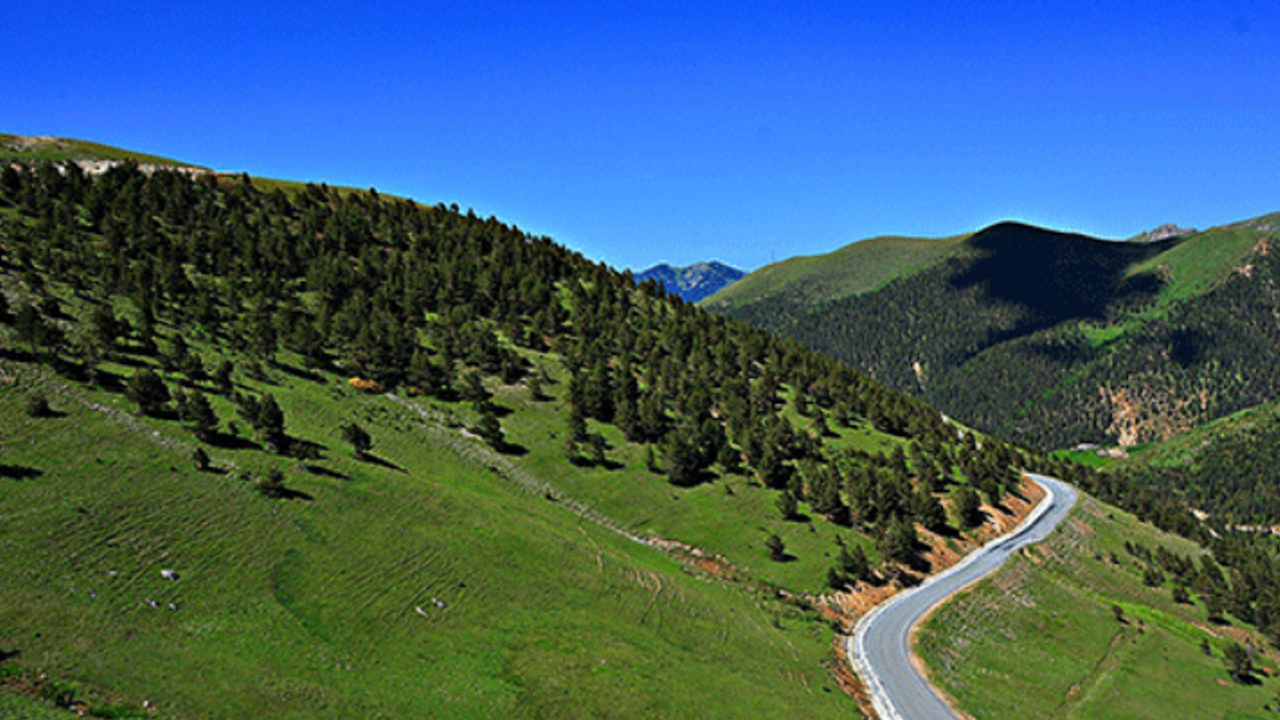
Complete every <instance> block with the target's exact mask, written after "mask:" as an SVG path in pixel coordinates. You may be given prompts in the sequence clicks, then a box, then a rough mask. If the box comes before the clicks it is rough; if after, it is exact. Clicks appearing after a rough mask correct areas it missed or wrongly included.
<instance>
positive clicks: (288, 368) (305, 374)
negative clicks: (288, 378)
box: [271, 360, 324, 383]
mask: <svg viewBox="0 0 1280 720" xmlns="http://www.w3.org/2000/svg"><path fill="white" fill-rule="evenodd" d="M271 366H272V367H274V368H275V369H277V370H279V371H280V372H283V373H285V374H286V375H292V376H293V377H296V378H298V379H299V380H308V381H310V382H315V383H318V382H324V377H323V376H321V375H320V373H318V372H315V371H313V370H311V369H309V368H305V367H299V366H297V365H293V364H290V363H285V362H278V361H274V360H273V361H272V362H271Z"/></svg>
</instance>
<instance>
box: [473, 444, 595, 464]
mask: <svg viewBox="0 0 1280 720" xmlns="http://www.w3.org/2000/svg"><path fill="white" fill-rule="evenodd" d="M494 450H495V451H497V452H499V453H502V454H503V455H513V456H515V457H524V456H525V455H528V454H529V448H527V447H525V446H523V445H521V444H520V443H511V442H506V441H503V442H502V443H501V444H500V445H498V446H497V447H495V448H494ZM587 464H588V465H590V464H592V463H591V462H590V461H588V462H587Z"/></svg>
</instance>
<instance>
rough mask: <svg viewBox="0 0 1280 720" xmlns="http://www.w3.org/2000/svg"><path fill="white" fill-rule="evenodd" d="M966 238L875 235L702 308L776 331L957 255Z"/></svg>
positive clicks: (768, 275)
mask: <svg viewBox="0 0 1280 720" xmlns="http://www.w3.org/2000/svg"><path fill="white" fill-rule="evenodd" d="M966 237H968V236H965V235H962V236H958V237H953V238H942V239H937V240H932V239H924V238H907V237H877V238H870V239H867V240H862V241H859V242H857V243H854V244H852V245H847V246H845V247H843V248H841V249H839V250H836V251H835V252H831V253H827V254H825V255H813V256H806V257H795V258H790V259H787V260H783V261H782V262H779V263H774V264H772V265H768V266H765V267H763V268H761V269H759V270H757V271H755V272H753V273H751V274H750V275H748V276H747V277H745V278H743V279H742V280H739V281H738V282H736V283H734V284H733V285H730V286H729V287H727V288H725V289H724V290H721V291H720V292H718V293H716V294H715V295H713V296H711V297H709V298H707V299H706V300H705V301H703V303H702V305H703V307H706V308H707V309H709V310H713V311H716V312H726V313H729V314H731V315H734V316H735V317H741V318H743V319H747V318H749V319H750V321H751V322H752V323H754V324H757V325H760V326H761V327H768V328H770V329H776V326H782V325H786V324H787V323H789V322H790V321H791V320H792V319H794V317H795V316H796V315H798V314H801V313H804V312H807V311H808V310H810V309H812V308H814V307H816V306H820V305H822V304H823V303H828V302H831V301H834V300H840V299H843V298H846V297H850V296H853V295H861V294H863V293H867V292H871V291H873V290H877V289H879V288H881V287H883V286H884V285H885V284H887V283H888V282H890V281H892V280H895V279H897V278H900V277H906V276H909V275H912V274H914V273H916V272H919V271H920V270H923V269H925V268H927V267H930V266H932V265H934V264H937V263H938V262H941V261H942V260H944V259H946V258H947V257H950V256H951V255H953V254H954V253H956V252H958V251H959V250H960V249H961V247H962V243H963V241H964V239H965V238H966Z"/></svg>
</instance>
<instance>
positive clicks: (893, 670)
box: [848, 475, 1077, 720]
mask: <svg viewBox="0 0 1280 720" xmlns="http://www.w3.org/2000/svg"><path fill="white" fill-rule="evenodd" d="M1031 478H1032V479H1033V480H1035V481H1036V482H1037V483H1039V484H1040V485H1041V486H1042V487H1044V489H1045V490H1046V491H1047V495H1046V496H1045V499H1044V500H1042V501H1041V502H1040V504H1039V505H1037V506H1036V509H1035V510H1034V511H1033V512H1032V514H1031V515H1029V516H1028V517H1027V519H1026V520H1024V521H1023V522H1022V524H1021V525H1019V526H1018V527H1017V528H1016V529H1014V530H1013V531H1012V532H1010V533H1009V534H1007V535H1004V536H1002V537H1000V538H997V539H995V540H992V541H991V542H989V543H987V544H986V545H985V546H983V547H982V548H981V549H979V550H977V551H975V552H973V553H970V554H969V556H968V557H966V558H965V559H964V560H962V561H961V562H960V563H958V564H956V565H954V566H952V567H951V568H949V569H947V570H946V571H945V572H942V573H939V574H938V575H935V576H934V577H932V578H930V579H929V580H928V581H926V582H924V583H923V584H921V585H920V586H918V587H915V588H912V589H911V590H908V591H905V592H902V593H899V594H897V595H895V596H893V597H892V598H890V599H889V600H888V601H886V602H884V603H882V604H880V605H878V606H877V607H876V608H875V609H874V610H872V611H871V612H870V613H868V614H867V615H865V616H864V617H863V618H862V620H860V621H859V622H858V625H857V627H856V628H854V632H853V635H851V636H850V637H849V648H848V650H849V657H851V658H853V663H854V667H855V669H857V671H858V675H859V676H860V677H861V678H862V681H863V683H864V684H865V685H866V686H867V690H868V691H869V692H870V693H871V699H872V702H873V703H874V704H875V707H876V712H877V713H879V715H880V718H881V720H959V716H957V715H956V714H955V713H954V712H952V710H951V708H949V707H947V704H946V703H945V702H943V701H942V698H940V697H938V694H937V693H936V692H935V691H934V689H933V687H932V686H931V685H929V683H928V681H926V680H925V679H924V676H923V675H921V674H920V671H918V670H917V669H916V668H915V666H914V665H912V664H911V649H910V645H909V643H910V638H911V627H912V626H913V625H915V624H916V622H917V621H919V620H920V618H921V617H923V616H924V615H925V614H926V613H927V612H929V610H930V609H932V608H933V607H935V606H937V605H939V604H940V603H942V602H944V601H945V600H947V598H949V597H951V595H952V594H954V593H955V592H956V591H958V590H960V589H961V588H963V587H964V586H966V585H968V584H969V583H972V582H974V581H975V580H978V579H980V578H982V577H985V576H987V575H989V574H991V573H992V572H994V571H995V570H996V569H997V568H999V567H1000V566H1001V565H1002V564H1004V561H1005V560H1007V559H1008V558H1009V557H1010V556H1011V555H1013V554H1014V553H1015V552H1017V551H1018V550H1020V549H1022V548H1024V547H1026V546H1027V545H1031V544H1033V543H1037V542H1039V541H1041V540H1043V539H1045V538H1046V537H1048V535H1049V533H1050V532H1052V531H1053V529H1054V528H1055V527H1057V526H1058V523H1060V522H1062V520H1063V519H1064V518H1066V516H1067V513H1068V512H1070V510H1071V508H1072V507H1073V506H1074V505H1075V504H1076V498H1077V495H1076V491H1075V488H1072V487H1071V486H1070V485H1067V484H1066V483H1063V482H1061V481H1059V480H1054V479H1052V478H1047V477H1044V476H1042V475H1032V476H1031Z"/></svg>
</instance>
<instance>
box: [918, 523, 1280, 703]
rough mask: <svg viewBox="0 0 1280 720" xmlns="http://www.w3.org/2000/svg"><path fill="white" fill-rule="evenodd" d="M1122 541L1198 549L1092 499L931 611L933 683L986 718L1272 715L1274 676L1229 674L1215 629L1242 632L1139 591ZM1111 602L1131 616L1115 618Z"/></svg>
mask: <svg viewBox="0 0 1280 720" xmlns="http://www.w3.org/2000/svg"><path fill="white" fill-rule="evenodd" d="M1126 540H1131V541H1134V542H1140V543H1142V544H1144V545H1146V546H1147V547H1150V548H1152V549H1155V548H1157V547H1161V546H1163V547H1166V548H1168V549H1170V550H1171V551H1173V552H1176V553H1179V554H1182V555H1189V554H1190V555H1196V554H1198V552H1199V551H1198V550H1197V548H1196V547H1195V546H1194V545H1192V544H1190V543H1188V542H1186V541H1184V540H1182V539H1180V538H1176V537H1174V536H1170V535H1167V534H1164V533H1160V532H1159V531H1157V530H1155V529H1153V528H1151V527H1150V526H1147V525H1143V524H1141V523H1139V522H1138V521H1136V520H1135V519H1134V518H1133V517H1132V516H1129V515H1128V514H1126V513H1124V512H1122V511H1119V510H1116V509H1114V508H1111V507H1109V506H1105V505H1103V504H1101V503H1098V502H1096V501H1094V500H1092V499H1091V498H1085V499H1083V500H1082V503H1081V506H1080V507H1079V508H1078V509H1077V510H1076V511H1075V512H1074V513H1073V514H1072V516H1071V518H1070V519H1069V520H1068V522H1067V523H1066V524H1065V525H1064V526H1063V528H1062V529H1060V530H1058V531H1057V532H1056V533H1055V534H1054V535H1053V536H1052V538H1051V539H1050V540H1049V541H1047V542H1046V543H1045V544H1044V545H1042V546H1039V547H1037V548H1034V549H1032V550H1030V551H1027V552H1024V553H1023V554H1022V555H1020V556H1019V557H1017V558H1016V559H1015V560H1013V561H1012V562H1011V563H1010V564H1009V565H1008V566H1007V567H1006V569H1004V570H1002V571H1001V572H1000V573H999V574H997V575H996V576H995V577H994V578H991V579H988V580H986V581H983V582H982V583H979V584H978V585H976V586H975V587H974V589H973V590H971V591H970V592H968V593H966V594H964V595H962V596H960V597H959V598H957V599H956V600H954V601H952V602H951V603H949V604H947V605H946V606H944V607H943V608H942V609H940V610H939V611H938V612H937V613H936V614H935V615H934V616H933V617H932V618H930V620H929V621H928V622H927V623H926V625H925V626H924V627H923V629H922V630H921V632H920V636H919V644H918V646H917V647H918V649H919V651H920V652H921V654H922V656H923V657H924V659H925V661H926V664H927V665H928V667H929V669H930V672H931V674H932V675H933V677H934V679H935V682H938V683H939V684H940V685H941V686H942V687H943V688H944V689H945V690H946V691H947V692H948V693H949V694H950V695H951V696H952V697H953V698H955V699H956V700H957V701H958V703H959V705H960V707H961V708H963V709H964V710H965V711H966V712H968V713H970V714H971V715H973V716H974V717H980V718H983V719H984V720H999V719H1001V718H1017V719H1018V720H1023V719H1026V718H1098V719H1100V720H1101V719H1106V718H1116V719H1117V720H1119V719H1121V718H1124V719H1126V720H1131V719H1136V718H1169V717H1177V718H1184V719H1186V720H1193V719H1195V718H1263V717H1272V715H1269V714H1266V713H1264V712H1263V710H1262V706H1263V704H1264V703H1267V702H1269V701H1270V700H1271V699H1272V698H1273V697H1274V696H1275V694H1276V681H1274V680H1265V681H1263V682H1262V683H1261V684H1260V685H1255V686H1241V685H1236V684H1233V683H1231V682H1229V681H1228V680H1227V674H1226V672H1225V670H1224V669H1223V664H1222V660H1221V655H1222V646H1223V643H1224V642H1225V640H1224V639H1222V637H1219V636H1225V635H1227V634H1229V633H1232V632H1235V631H1236V629H1235V628H1218V627H1215V626H1212V625H1209V624H1208V623H1207V622H1206V621H1205V611H1204V609H1203V607H1202V606H1200V605H1199V604H1198V603H1197V604H1195V605H1177V604H1175V603H1173V602H1172V600H1171V599H1170V592H1169V590H1167V589H1164V588H1161V589H1151V588H1147V587H1145V586H1143V584H1142V577H1141V575H1142V567H1143V566H1142V564H1141V563H1140V562H1139V561H1138V560H1136V559H1135V558H1134V557H1132V556H1131V555H1129V554H1127V553H1126V552H1125V550H1124V542H1125V541H1126ZM1112 553H1114V554H1115V556H1116V557H1117V558H1118V560H1119V564H1112V563H1111V561H1110V556H1111V554H1112ZM1113 604H1117V605H1120V606H1121V607H1122V608H1123V609H1124V613H1125V615H1126V617H1127V620H1128V622H1127V623H1124V624H1122V623H1118V622H1117V621H1116V619H1115V617H1114V615H1113V614H1112V610H1111V606H1112V605H1113ZM1202 639H1209V641H1210V644H1211V646H1212V647H1213V652H1214V655H1213V656H1212V657H1209V656H1206V655H1204V654H1203V653H1202V652H1201V650H1200V641H1201V640H1202ZM1264 664H1265V665H1267V666H1269V667H1271V668H1272V669H1274V668H1275V662H1274V661H1273V660H1267V661H1265V663H1264Z"/></svg>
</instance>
